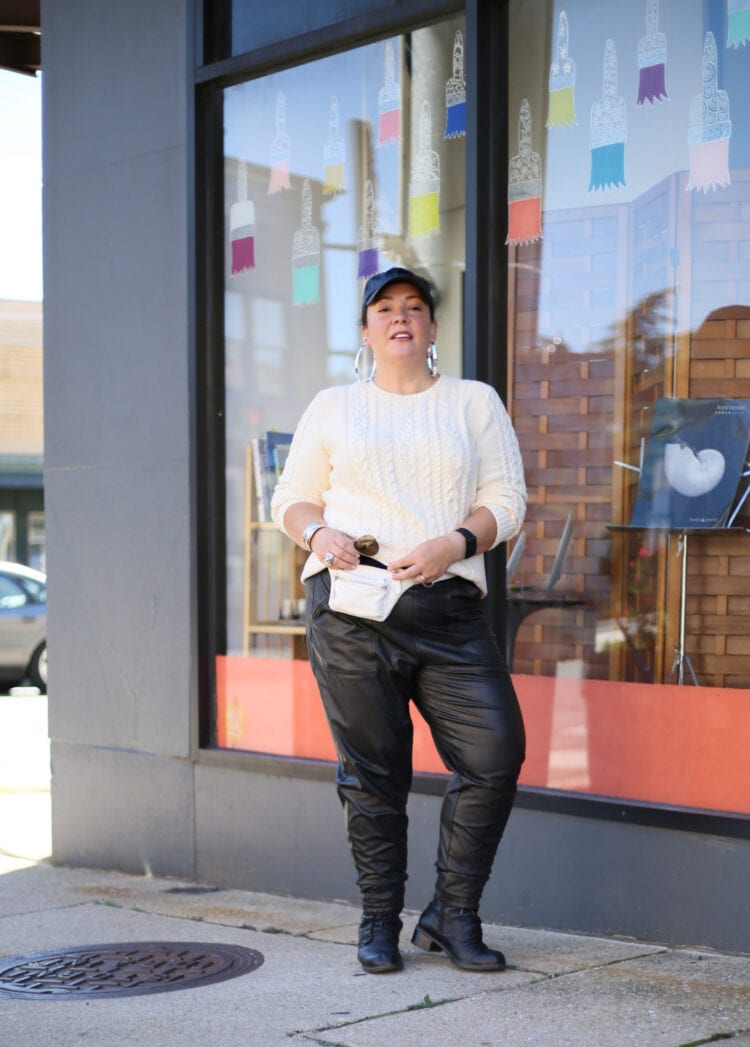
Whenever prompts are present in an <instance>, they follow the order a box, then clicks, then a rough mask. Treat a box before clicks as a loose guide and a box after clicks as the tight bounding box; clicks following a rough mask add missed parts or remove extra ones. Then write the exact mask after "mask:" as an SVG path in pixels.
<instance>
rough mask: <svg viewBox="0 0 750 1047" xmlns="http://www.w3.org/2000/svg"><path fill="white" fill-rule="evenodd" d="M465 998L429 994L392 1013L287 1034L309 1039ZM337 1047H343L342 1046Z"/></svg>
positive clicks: (317, 1041) (381, 1013) (365, 1016)
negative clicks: (434, 997)
mask: <svg viewBox="0 0 750 1047" xmlns="http://www.w3.org/2000/svg"><path fill="white" fill-rule="evenodd" d="M465 998H466V997H463V996H447V997H445V998H444V999H441V1000H433V999H432V998H431V997H430V994H429V993H426V995H425V996H424V998H423V999H422V1000H420V1002H419V1003H410V1004H407V1005H406V1006H405V1007H397V1008H396V1009H395V1010H392V1011H378V1012H377V1013H376V1014H366V1015H363V1016H362V1017H361V1018H353V1019H352V1020H351V1021H347V1022H340V1023H334V1024H329V1025H319V1026H318V1027H317V1028H316V1029H293V1030H292V1031H291V1032H288V1033H287V1036H304V1037H305V1038H306V1039H309V1038H310V1037H312V1036H315V1035H316V1034H317V1033H325V1032H331V1031H333V1030H334V1029H347V1028H349V1027H350V1026H354V1025H361V1024H362V1023H363V1022H372V1021H377V1020H378V1019H380V1018H392V1017H393V1016H394V1015H397V1014H409V1013H410V1012H411V1011H424V1010H431V1009H432V1008H433V1007H442V1006H443V1005H444V1004H446V1003H458V1002H459V1000H462V999H465ZM312 1042H313V1043H315V1044H322V1045H326V1041H325V1040H313V1041H312ZM336 1047H342V1045H341V1044H338V1045H336Z"/></svg>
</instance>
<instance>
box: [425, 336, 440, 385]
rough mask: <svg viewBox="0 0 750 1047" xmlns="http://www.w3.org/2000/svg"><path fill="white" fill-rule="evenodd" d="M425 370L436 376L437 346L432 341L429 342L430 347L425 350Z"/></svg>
mask: <svg viewBox="0 0 750 1047" xmlns="http://www.w3.org/2000/svg"><path fill="white" fill-rule="evenodd" d="M427 370H428V371H429V372H430V375H431V377H432V378H435V377H436V376H437V373H438V369H437V346H436V345H435V343H434V342H432V343H431V344H430V347H429V349H428V350H427Z"/></svg>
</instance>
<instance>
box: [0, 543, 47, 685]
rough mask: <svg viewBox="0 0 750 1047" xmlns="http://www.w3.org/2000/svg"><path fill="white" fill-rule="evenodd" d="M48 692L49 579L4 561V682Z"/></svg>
mask: <svg viewBox="0 0 750 1047" xmlns="http://www.w3.org/2000/svg"><path fill="white" fill-rule="evenodd" d="M27 679H28V680H29V682H30V683H32V684H33V685H34V686H35V687H38V688H39V690H40V691H43V692H46V690H47V578H46V575H44V574H42V572H41V571H35V570H34V569H33V568H31V567H24V566H23V565H22V564H17V563H9V562H7V561H0V680H2V681H3V683H5V684H7V685H11V686H12V685H13V684H17V683H20V682H21V681H23V680H27Z"/></svg>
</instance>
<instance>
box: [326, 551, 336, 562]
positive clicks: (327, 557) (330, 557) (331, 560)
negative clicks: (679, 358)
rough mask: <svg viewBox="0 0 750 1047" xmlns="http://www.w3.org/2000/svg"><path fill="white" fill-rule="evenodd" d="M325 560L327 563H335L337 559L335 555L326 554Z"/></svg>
mask: <svg viewBox="0 0 750 1047" xmlns="http://www.w3.org/2000/svg"><path fill="white" fill-rule="evenodd" d="M323 559H324V560H325V562H326V563H333V561H334V560H335V559H336V557H335V556H334V554H333V553H326V554H325V556H324V557H323Z"/></svg>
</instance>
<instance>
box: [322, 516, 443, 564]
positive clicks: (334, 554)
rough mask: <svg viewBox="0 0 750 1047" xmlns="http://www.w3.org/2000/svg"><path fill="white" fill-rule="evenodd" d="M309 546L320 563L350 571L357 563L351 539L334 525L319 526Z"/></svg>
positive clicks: (357, 557)
mask: <svg viewBox="0 0 750 1047" xmlns="http://www.w3.org/2000/svg"><path fill="white" fill-rule="evenodd" d="M459 537H460V536H459ZM310 548H311V549H312V551H313V552H314V553H315V555H316V556H317V557H318V559H319V560H320V562H321V563H322V564H325V566H326V567H335V568H336V569H337V570H339V571H341V570H343V571H351V570H353V569H354V568H355V567H356V566H357V564H358V563H359V553H358V552H357V550H356V549H355V548H354V541H353V539H351V538H350V537H349V535H348V534H344V532H343V531H337V530H336V529H335V528H334V527H321V528H320V530H318V531H316V532H315V534H314V535H313V536H312V541H311V542H310Z"/></svg>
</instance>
